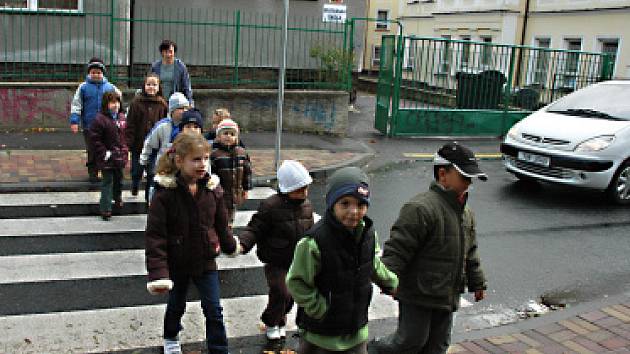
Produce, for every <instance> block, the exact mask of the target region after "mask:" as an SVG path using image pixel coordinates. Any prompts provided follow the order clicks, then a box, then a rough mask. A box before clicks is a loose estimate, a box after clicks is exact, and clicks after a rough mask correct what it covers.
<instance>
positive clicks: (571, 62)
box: [560, 38, 582, 88]
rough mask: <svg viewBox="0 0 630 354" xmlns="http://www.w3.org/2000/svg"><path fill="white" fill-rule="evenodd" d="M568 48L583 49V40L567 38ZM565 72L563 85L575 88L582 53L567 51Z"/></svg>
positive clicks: (562, 80) (562, 79)
mask: <svg viewBox="0 0 630 354" xmlns="http://www.w3.org/2000/svg"><path fill="white" fill-rule="evenodd" d="M565 44H566V48H567V50H574V51H580V50H582V40H581V39H579V38H575V39H574V38H567V39H565ZM564 59H565V60H564V72H563V73H562V74H563V77H561V81H560V82H561V86H563V87H567V88H575V85H576V83H577V82H576V80H577V75H578V67H579V65H580V53H565V56H564Z"/></svg>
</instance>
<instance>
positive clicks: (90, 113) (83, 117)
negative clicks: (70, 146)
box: [70, 57, 121, 183]
mask: <svg viewBox="0 0 630 354" xmlns="http://www.w3.org/2000/svg"><path fill="white" fill-rule="evenodd" d="M87 70H88V75H87V77H86V78H85V82H83V83H81V85H79V87H78V88H77V91H76V92H75V93H74V97H73V98H72V105H71V109H70V113H71V114H70V129H71V130H72V132H73V133H78V132H79V125H80V126H81V127H82V128H83V139H84V140H85V149H86V153H87V162H86V164H85V165H86V167H87V169H88V174H89V177H90V182H93V183H94V182H98V169H97V168H96V162H95V160H94V159H95V156H94V151H92V149H91V146H92V144H91V142H90V126H91V125H92V122H93V121H94V119H95V118H96V113H98V112H99V110H100V109H101V100H102V97H103V94H104V93H105V92H108V91H115V92H116V93H117V94H118V95H119V96H120V95H121V93H120V91H119V90H118V89H117V88H116V86H114V85H112V84H111V83H109V82H108V81H107V78H106V77H105V76H104V75H105V65H104V64H103V61H102V60H101V59H99V58H96V57H94V58H92V59H90V61H89V63H88V65H87Z"/></svg>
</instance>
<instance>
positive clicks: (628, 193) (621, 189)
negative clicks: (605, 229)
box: [607, 161, 630, 205]
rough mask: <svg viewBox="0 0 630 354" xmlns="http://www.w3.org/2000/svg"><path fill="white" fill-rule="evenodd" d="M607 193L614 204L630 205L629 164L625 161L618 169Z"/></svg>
mask: <svg viewBox="0 0 630 354" xmlns="http://www.w3.org/2000/svg"><path fill="white" fill-rule="evenodd" d="M607 192H608V196H609V197H610V199H611V200H612V201H613V202H614V203H616V204H622V205H628V204H630V162H628V161H626V162H624V163H623V164H622V165H621V166H620V167H619V170H617V173H615V176H614V177H613V179H612V181H611V182H610V186H609V187H608V191H607Z"/></svg>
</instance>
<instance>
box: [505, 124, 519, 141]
mask: <svg viewBox="0 0 630 354" xmlns="http://www.w3.org/2000/svg"><path fill="white" fill-rule="evenodd" d="M507 136H508V137H509V138H510V139H514V140H517V139H518V128H517V127H516V125H514V126H512V128H510V130H508V132H507Z"/></svg>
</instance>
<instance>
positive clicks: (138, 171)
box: [131, 152, 144, 190]
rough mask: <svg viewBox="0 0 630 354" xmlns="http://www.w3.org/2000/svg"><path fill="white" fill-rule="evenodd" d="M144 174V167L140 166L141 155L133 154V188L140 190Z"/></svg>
mask: <svg viewBox="0 0 630 354" xmlns="http://www.w3.org/2000/svg"><path fill="white" fill-rule="evenodd" d="M142 172H144V166H142V165H141V164H140V153H139V152H132V153H131V188H133V189H136V190H137V189H138V187H139V186H140V181H141V180H142Z"/></svg>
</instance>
